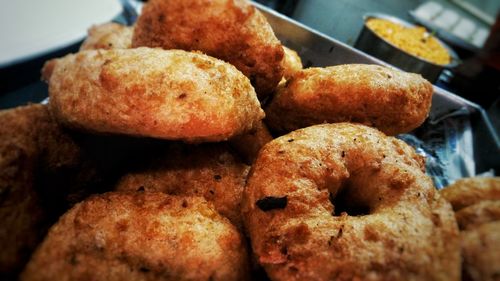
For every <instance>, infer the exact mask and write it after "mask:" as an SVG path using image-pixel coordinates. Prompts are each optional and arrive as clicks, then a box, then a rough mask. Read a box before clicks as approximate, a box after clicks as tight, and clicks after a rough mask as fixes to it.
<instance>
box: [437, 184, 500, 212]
mask: <svg viewBox="0 0 500 281" xmlns="http://www.w3.org/2000/svg"><path fill="white" fill-rule="evenodd" d="M440 192H441V195H442V196H443V197H444V198H445V199H446V200H448V201H449V202H450V203H451V206H453V209H454V210H455V211H458V210H460V209H462V208H465V207H467V206H471V205H474V204H477V203H479V202H481V201H483V200H500V177H472V178H463V179H459V180H457V181H456V182H455V183H453V184H451V185H449V186H447V187H445V188H443V189H441V190H440Z"/></svg>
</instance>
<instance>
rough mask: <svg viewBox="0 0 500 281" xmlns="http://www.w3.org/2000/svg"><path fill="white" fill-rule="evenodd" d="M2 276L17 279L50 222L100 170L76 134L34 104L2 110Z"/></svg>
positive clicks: (86, 190) (91, 183)
mask: <svg viewBox="0 0 500 281" xmlns="http://www.w3.org/2000/svg"><path fill="white" fill-rule="evenodd" d="M0 124H2V125H1V126H0V222H1V223H0V248H1V249H2V251H0V280H14V279H15V277H14V276H16V275H17V273H19V271H20V270H21V269H22V268H23V267H24V265H25V264H26V262H27V261H28V259H29V257H30V255H31V252H32V251H33V250H34V248H35V247H36V245H37V244H38V243H39V242H40V241H41V240H42V239H43V237H44V235H45V233H46V231H47V229H48V228H49V226H50V225H51V224H52V223H53V222H55V221H56V220H57V218H58V217H59V216H60V215H61V213H62V212H64V211H65V210H66V208H68V207H69V206H70V205H71V204H72V203H74V201H75V200H79V199H81V198H83V197H85V196H86V195H88V193H89V192H93V191H94V192H95V191H96V189H95V188H97V187H98V183H99V182H100V181H101V175H102V173H100V172H99V171H98V169H97V168H96V165H93V163H92V162H91V161H90V160H89V159H88V157H86V155H85V153H84V152H83V151H82V149H81V147H80V146H79V144H77V142H76V141H75V139H74V138H73V136H71V135H69V134H68V132H66V131H64V130H63V129H62V128H61V127H60V126H59V125H58V124H57V123H56V122H55V121H54V120H53V119H52V117H51V115H50V113H49V111H48V108H47V106H45V105H40V104H34V105H28V106H22V107H18V108H14V109H7V110H2V111H0Z"/></svg>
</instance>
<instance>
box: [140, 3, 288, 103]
mask: <svg viewBox="0 0 500 281" xmlns="http://www.w3.org/2000/svg"><path fill="white" fill-rule="evenodd" d="M132 46H134V47H140V46H148V47H161V48H164V49H183V50H199V51H202V52H204V53H206V54H208V55H210V56H214V57H216V58H219V59H222V60H224V61H227V62H229V63H231V64H233V65H234V66H236V68H238V69H239V70H240V71H241V72H243V74H245V75H246V76H247V77H248V78H250V81H252V85H253V86H254V87H255V89H256V91H257V94H258V95H259V98H260V99H262V98H264V97H265V96H266V95H267V94H269V93H270V92H271V91H273V90H274V89H275V87H276V85H278V82H279V81H280V80H281V77H282V76H283V69H282V66H281V60H282V59H283V48H282V47H281V43H280V42H279V40H278V39H277V38H276V36H275V35H274V33H273V30H272V29H271V26H270V25H269V23H268V22H267V20H266V18H265V17H264V16H263V15H262V14H261V13H260V12H259V11H257V9H256V8H255V7H254V6H253V5H252V4H251V3H250V2H249V1H246V0H215V1H214V0H183V1H178V0H151V1H148V3H147V4H146V5H144V8H143V10H142V13H141V15H140V16H139V18H138V19H137V23H136V28H135V31H134V36H133V41H132Z"/></svg>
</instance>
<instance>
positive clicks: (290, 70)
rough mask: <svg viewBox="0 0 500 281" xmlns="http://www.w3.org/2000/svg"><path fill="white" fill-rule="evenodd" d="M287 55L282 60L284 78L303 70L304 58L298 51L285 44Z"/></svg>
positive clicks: (284, 48)
mask: <svg viewBox="0 0 500 281" xmlns="http://www.w3.org/2000/svg"><path fill="white" fill-rule="evenodd" d="M283 51H284V52H285V56H284V58H283V61H282V65H283V78H285V79H290V77H292V76H293V74H294V73H295V72H297V71H300V70H302V60H301V59H300V56H299V54H297V52H296V51H294V50H292V49H290V48H288V47H285V46H283Z"/></svg>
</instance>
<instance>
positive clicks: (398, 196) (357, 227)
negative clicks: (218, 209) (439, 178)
mask: <svg viewBox="0 0 500 281" xmlns="http://www.w3.org/2000/svg"><path fill="white" fill-rule="evenodd" d="M422 160H423V159H422V158H421V157H420V156H418V155H417V154H416V153H415V151H414V150H413V149H412V148H411V147H409V146H408V145H406V144H405V143H403V142H402V141H399V140H397V139H395V138H392V137H387V136H385V135H384V134H383V133H381V132H379V131H377V130H375V129H373V128H369V127H366V126H363V125H355V124H350V123H337V124H324V125H316V126H312V127H308V128H304V129H301V130H297V131H294V132H292V133H289V134H287V135H284V136H282V137H280V138H277V139H275V140H273V141H271V142H270V143H268V144H267V145H266V146H264V148H262V150H261V151H260V153H259V156H258V157H257V160H256V161H255V163H254V165H253V166H252V170H251V172H250V176H249V178H248V182H247V185H246V187H245V192H244V196H243V207H242V213H243V218H244V223H245V226H246V227H247V229H248V233H249V237H250V239H251V242H252V248H253V251H254V253H255V255H256V257H257V259H258V261H259V262H260V264H261V265H263V267H264V268H265V270H266V272H267V273H268V275H269V277H270V278H271V279H272V280H459V278H460V249H459V247H460V246H459V236H458V228H457V225H456V221H455V219H454V217H453V212H452V209H451V207H450V205H449V204H448V203H447V202H446V201H445V200H444V199H442V198H441V197H440V196H439V193H438V192H437V191H436V190H435V189H434V186H433V184H432V181H431V179H430V178H429V177H427V176H426V175H425V174H424V173H423V161H422Z"/></svg>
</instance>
